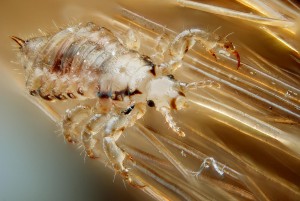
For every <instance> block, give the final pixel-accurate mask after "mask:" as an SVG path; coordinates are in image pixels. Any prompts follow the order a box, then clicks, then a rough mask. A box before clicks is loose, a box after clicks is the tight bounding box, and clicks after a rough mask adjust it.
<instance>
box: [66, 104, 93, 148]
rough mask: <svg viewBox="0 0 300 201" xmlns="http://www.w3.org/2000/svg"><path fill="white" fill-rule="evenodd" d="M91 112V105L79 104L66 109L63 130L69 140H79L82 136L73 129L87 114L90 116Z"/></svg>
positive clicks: (72, 141) (71, 141) (74, 141)
mask: <svg viewBox="0 0 300 201" xmlns="http://www.w3.org/2000/svg"><path fill="white" fill-rule="evenodd" d="M90 112H91V109H90V107H89V106H85V105H77V106H76V107H75V108H73V109H71V110H67V111H66V113H65V116H64V117H63V120H62V130H63V135H64V137H65V139H66V140H67V141H68V142H70V143H76V142H78V141H79V139H80V136H79V135H77V134H78V133H77V132H74V131H73V128H74V126H75V125H76V124H78V123H79V122H80V121H81V120H83V119H85V118H86V116H89V115H90ZM81 115H82V116H81ZM80 117H81V118H80Z"/></svg>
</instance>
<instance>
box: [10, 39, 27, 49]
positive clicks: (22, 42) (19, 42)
mask: <svg viewBox="0 0 300 201" xmlns="http://www.w3.org/2000/svg"><path fill="white" fill-rule="evenodd" d="M10 38H11V39H13V40H14V41H15V42H16V43H18V45H20V48H22V47H24V44H25V41H24V40H23V39H21V38H19V37H17V36H10Z"/></svg>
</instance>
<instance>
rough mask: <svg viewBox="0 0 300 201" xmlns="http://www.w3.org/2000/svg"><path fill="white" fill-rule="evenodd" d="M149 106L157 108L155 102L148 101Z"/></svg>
mask: <svg viewBox="0 0 300 201" xmlns="http://www.w3.org/2000/svg"><path fill="white" fill-rule="evenodd" d="M147 104H148V106H149V107H155V104H154V101H153V100H148V101H147Z"/></svg>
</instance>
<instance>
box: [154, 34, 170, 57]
mask: <svg viewBox="0 0 300 201" xmlns="http://www.w3.org/2000/svg"><path fill="white" fill-rule="evenodd" d="M155 40H156V45H155V53H154V54H153V55H152V56H151V58H153V59H154V60H156V61H159V62H162V61H164V60H165V52H166V51H167V50H168V46H169V44H170V39H169V36H168V35H167V34H166V33H163V34H161V35H159V36H158V37H157V38H156V39H155Z"/></svg>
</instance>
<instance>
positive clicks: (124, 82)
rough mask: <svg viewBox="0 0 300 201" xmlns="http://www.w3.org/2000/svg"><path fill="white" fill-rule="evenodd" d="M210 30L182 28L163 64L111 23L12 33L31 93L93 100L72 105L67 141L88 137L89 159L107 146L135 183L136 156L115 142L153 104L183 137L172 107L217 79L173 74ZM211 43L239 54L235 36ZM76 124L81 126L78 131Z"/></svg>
mask: <svg viewBox="0 0 300 201" xmlns="http://www.w3.org/2000/svg"><path fill="white" fill-rule="evenodd" d="M205 34H206V33H205V32H203V31H201V30H197V29H192V30H188V31H184V32H182V33H181V34H179V35H178V36H177V37H176V38H175V40H174V41H173V42H172V43H170V45H169V47H168V51H167V52H168V53H169V54H170V55H169V57H170V59H169V61H165V62H164V63H162V64H154V63H153V62H152V60H151V58H150V57H148V56H145V55H141V54H140V53H139V52H138V51H136V50H132V49H130V48H128V47H129V45H127V44H126V43H124V42H122V41H121V40H120V39H118V38H117V37H116V36H114V34H113V33H112V32H111V31H110V30H108V29H106V28H103V27H99V26H97V25H95V24H93V23H87V24H86V25H81V24H80V25H77V26H73V27H69V28H66V29H63V30H61V31H59V32H58V33H56V34H54V35H48V36H43V37H36V38H32V39H29V40H26V41H24V40H22V39H20V38H18V37H15V36H13V37H12V39H13V40H15V41H16V42H17V43H18V44H19V46H20V60H21V63H22V64H23V66H24V68H25V74H26V87H27V89H28V91H29V93H30V94H31V95H33V96H38V97H41V98H42V99H44V100H46V101H55V100H56V101H67V99H79V100H83V101H84V100H87V99H93V100H95V105H93V106H92V107H91V106H89V105H84V104H80V105H78V106H77V107H75V108H72V109H69V110H67V111H66V114H65V116H64V117H63V118H62V121H61V125H62V130H63V134H64V136H65V138H66V139H67V141H69V142H74V143H75V142H77V143H81V144H83V145H84V147H85V151H86V153H87V155H88V156H89V157H91V158H97V157H98V153H99V152H100V151H102V152H103V151H104V153H105V154H106V156H107V158H108V160H109V161H110V162H111V165H112V167H113V168H114V169H115V170H116V171H117V172H119V173H120V174H121V175H122V176H123V177H124V178H125V179H126V180H127V181H129V183H130V184H132V185H134V186H142V185H143V184H141V183H139V182H138V181H136V180H135V179H134V176H133V175H131V174H130V172H129V169H128V168H127V167H126V166H125V165H124V164H125V162H126V161H127V160H128V159H130V160H132V159H131V157H130V156H129V155H128V154H127V153H126V152H124V151H123V150H121V149H120V148H119V147H118V145H117V144H116V141H117V140H118V138H119V137H120V135H121V134H122V133H123V131H124V129H126V128H127V127H130V126H132V125H134V123H135V122H136V121H137V120H138V119H140V118H141V117H142V116H143V115H144V114H145V112H146V106H147V105H148V106H150V107H155V108H156V110H157V111H159V112H160V113H161V114H162V115H163V116H164V117H165V119H166V121H167V123H168V125H169V126H170V128H171V129H173V130H174V132H176V133H177V134H178V135H179V136H184V135H185V134H184V133H183V132H182V131H181V130H180V129H179V128H178V127H177V126H176V124H175V122H174V121H173V119H172V116H171V114H170V112H171V111H172V110H180V109H182V108H184V107H185V106H186V101H187V100H186V98H185V92H186V91H187V90H189V89H191V88H197V87H206V86H211V85H212V81H210V80H206V81H202V82H195V83H189V84H188V83H183V82H180V81H177V80H175V79H174V77H173V75H171V74H170V73H172V72H174V71H175V70H176V69H177V67H178V66H180V64H181V60H182V58H183V57H184V54H185V53H186V52H187V51H188V50H189V49H190V48H192V47H193V45H194V43H195V41H197V40H198V39H199V37H200V38H201V42H202V43H203V41H204V40H205V38H206V35H205ZM208 42H209V44H210V45H211V47H212V48H209V49H208V51H209V52H211V53H212V54H213V56H215V51H216V48H221V49H222V50H220V51H224V50H226V51H229V52H230V53H232V54H234V55H236V54H237V52H236V51H235V50H234V47H233V45H232V44H231V43H228V42H227V41H225V42H224V41H221V40H220V38H218V39H216V41H214V42H211V41H208ZM161 54H162V55H163V54H164V52H162V53H161ZM237 55H238V54H237ZM238 65H239V61H238ZM75 125H77V127H78V125H80V127H81V129H80V130H81V131H80V132H78V130H75V129H74V127H75ZM100 144H101V146H100ZM100 149H103V150H100Z"/></svg>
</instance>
